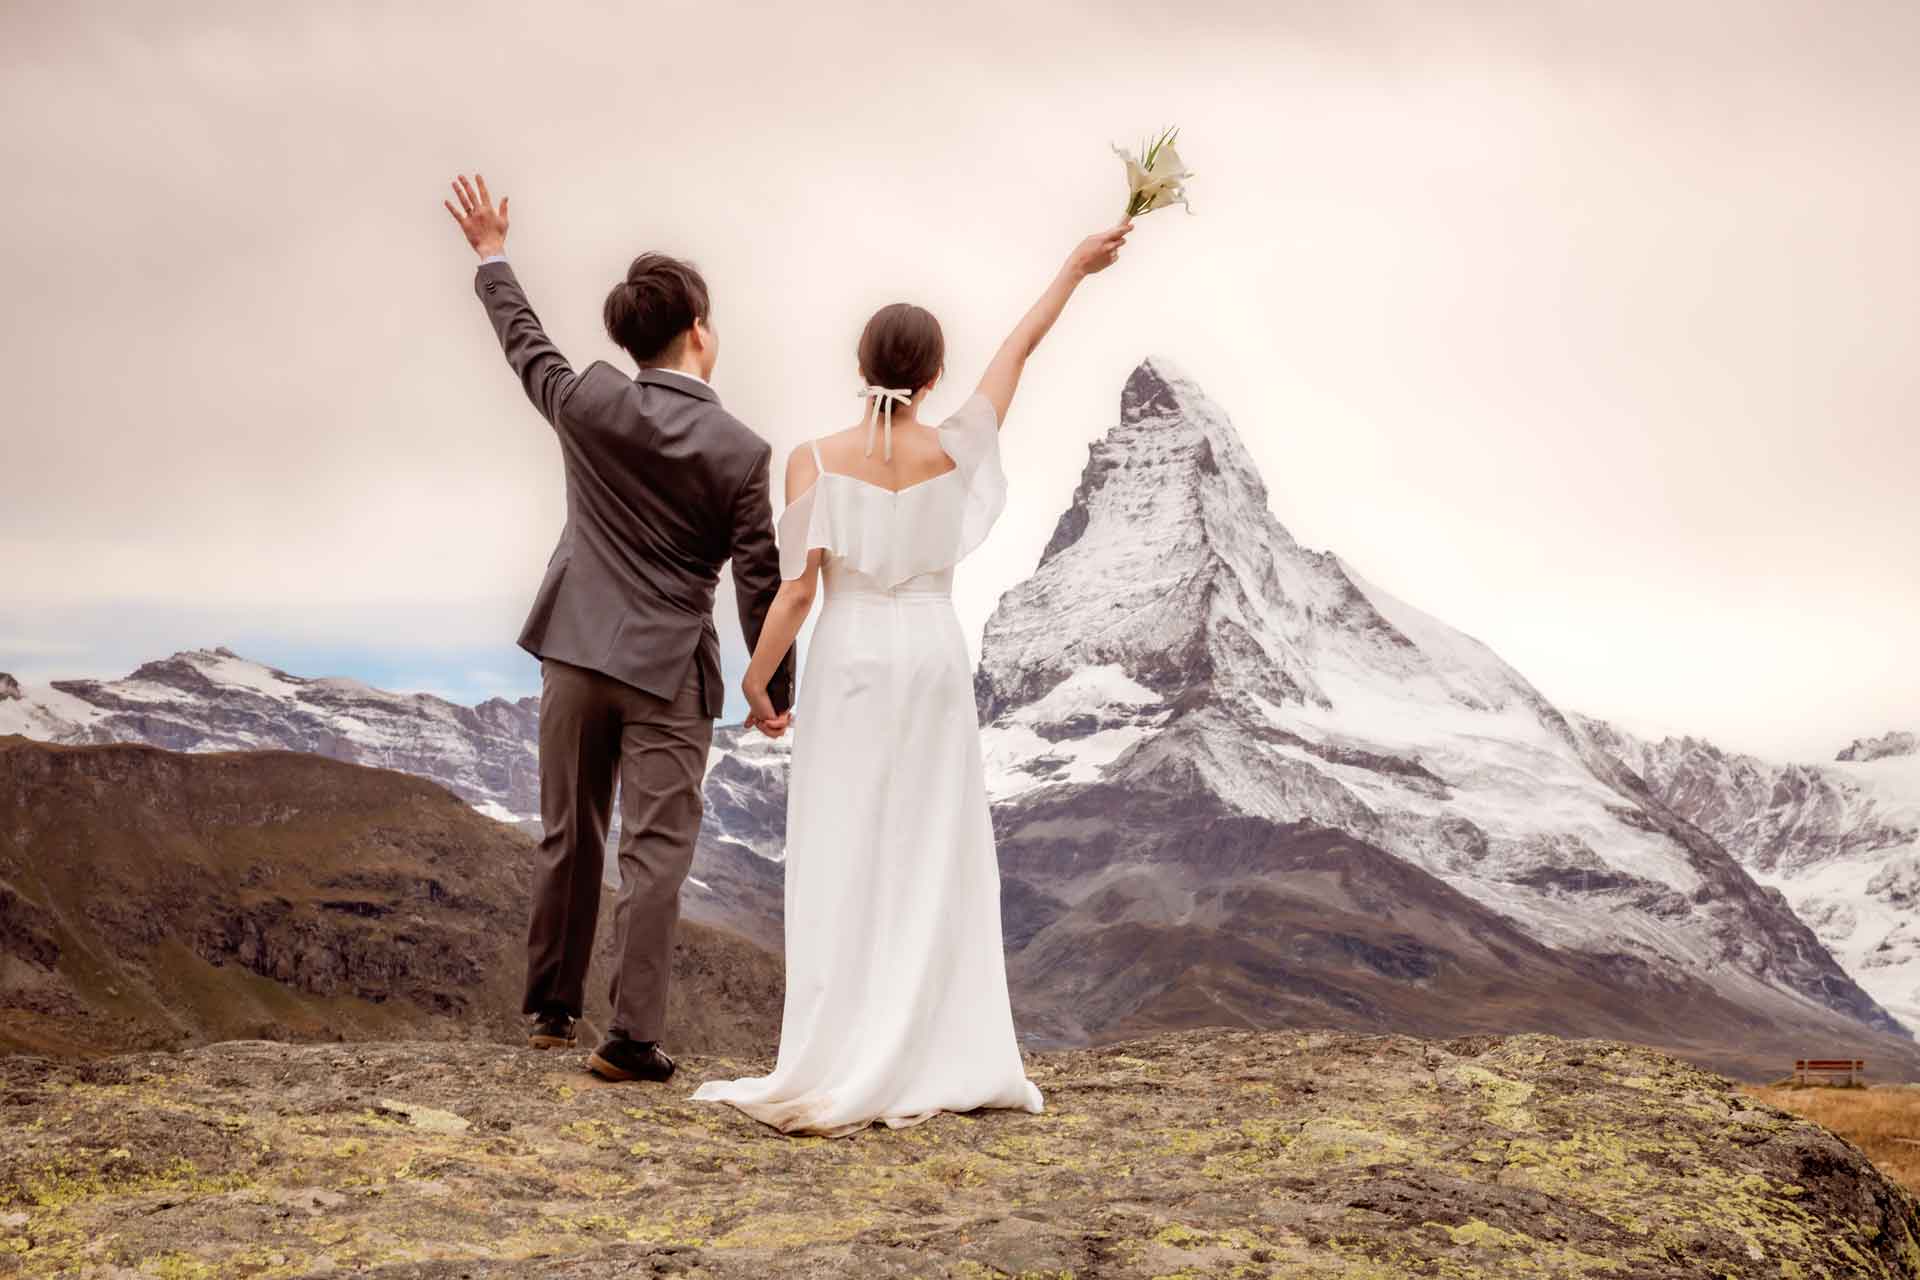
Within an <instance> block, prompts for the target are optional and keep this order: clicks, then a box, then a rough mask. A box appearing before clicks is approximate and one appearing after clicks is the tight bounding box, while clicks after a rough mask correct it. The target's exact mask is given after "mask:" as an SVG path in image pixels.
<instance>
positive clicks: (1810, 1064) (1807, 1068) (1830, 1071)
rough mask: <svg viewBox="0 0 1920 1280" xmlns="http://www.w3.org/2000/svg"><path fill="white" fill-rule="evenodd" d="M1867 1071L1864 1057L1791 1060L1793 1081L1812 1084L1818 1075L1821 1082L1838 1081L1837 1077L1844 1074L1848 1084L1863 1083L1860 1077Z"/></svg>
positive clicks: (1830, 1082)
mask: <svg viewBox="0 0 1920 1280" xmlns="http://www.w3.org/2000/svg"><path fill="white" fill-rule="evenodd" d="M1866 1073H1867V1060H1866V1059H1865V1058H1795V1059H1794V1060H1793V1082H1794V1083H1795V1084H1812V1083H1814V1077H1816V1076H1818V1077H1819V1078H1820V1082H1821V1083H1823V1084H1836V1083H1839V1081H1838V1080H1837V1077H1839V1076H1845V1077H1846V1083H1847V1084H1849V1085H1856V1084H1865V1083H1866V1081H1864V1080H1863V1079H1861V1077H1862V1076H1864V1075H1866Z"/></svg>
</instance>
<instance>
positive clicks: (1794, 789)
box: [1577, 717, 1920, 1026]
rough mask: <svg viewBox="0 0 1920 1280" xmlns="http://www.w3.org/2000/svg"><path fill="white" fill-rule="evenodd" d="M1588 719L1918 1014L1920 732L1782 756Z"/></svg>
mask: <svg viewBox="0 0 1920 1280" xmlns="http://www.w3.org/2000/svg"><path fill="white" fill-rule="evenodd" d="M1577 719H1578V723H1579V725H1580V727H1581V730H1582V731H1583V732H1584V733H1586V734H1587V735H1588V736H1589V737H1590V738H1591V739H1592V740H1593V741H1594V742H1595V743H1596V744H1597V745H1598V746H1599V747H1600V748H1601V749H1602V750H1604V751H1606V752H1608V753H1609V754H1611V755H1613V756H1614V757H1615V758H1617V759H1619V760H1620V761H1622V762H1623V764H1624V765H1625V767H1627V768H1629V769H1631V770H1632V771H1633V772H1634V773H1635V774H1636V775H1637V776H1639V777H1640V778H1642V779H1644V780H1645V782H1646V785H1647V786H1648V787H1649V788H1650V789H1651V790H1652V792H1653V793H1654V794H1655V795H1656V796H1658V797H1659V798H1660V799H1661V800H1662V801H1663V802H1664V803H1665V804H1666V805H1668V806H1669V807H1670V808H1671V809H1672V810H1673V811H1674V812H1676V813H1678V814H1680V815H1681V816H1682V817H1684V818H1685V819H1686V820H1687V821H1688V822H1690V823H1693V824H1694V825H1695V826H1697V827H1699V828H1700V829H1701V830H1703V831H1706V832H1708V833H1709V834H1711V835H1712V836H1713V837H1714V838H1715V839H1716V840H1718V841H1719V842H1720V843H1721V844H1722V845H1723V846H1725V847H1726V848H1727V849H1728V850H1729V851H1731V852H1732V853H1733V854H1734V855H1735V856H1736V857H1737V858H1739V859H1740V861H1741V862H1742V863H1743V864H1744V865H1745V866H1746V868H1747V869H1748V871H1749V872H1750V873H1751V874H1752V875H1753V877H1754V879H1755V880H1757V881H1758V882H1759V883H1760V884H1762V885H1764V886H1766V887H1768V888H1770V889H1772V890H1775V891H1777V892H1779V893H1781V894H1783V895H1784V896H1785V897H1786V899H1787V900H1788V902H1790V903H1791V904H1792V906H1793V908H1794V910H1795V912H1796V913H1797V914H1799V916H1800V917H1801V918H1802V919H1803V920H1805V921H1806V922H1807V923H1808V925H1809V926H1810V927H1811V928H1812V929H1813V930H1814V932H1815V933H1816V934H1818V935H1819V937H1820V939H1821V941H1822V942H1823V943H1825V944H1826V946H1827V948H1828V949H1829V950H1830V951H1831V952H1832V953H1833V954H1834V956H1835V957H1837V958H1838V959H1839V960H1840V961H1841V963H1842V964H1843V965H1844V966H1845V967H1846V969H1847V971H1848V972H1849V973H1850V974H1852V975H1853V976H1854V977H1855V978H1856V979H1858V981H1859V982H1860V984H1861V986H1863V987H1864V988H1865V989H1866V990H1867V991H1868V992H1869V993H1870V994H1872V995H1873V996H1874V998H1875V999H1876V1000H1877V1001H1879V1003H1880V1004H1881V1005H1883V1006H1885V1007H1886V1008H1887V1009H1889V1010H1891V1011H1892V1012H1893V1013H1894V1014H1895V1016H1897V1017H1899V1018H1900V1019H1902V1020H1903V1021H1904V1022H1905V1023H1906V1024H1907V1025H1909V1026H1920V735H1915V734H1911V733H1890V734H1887V735H1886V736H1884V737H1881V738H1874V739H1862V740H1857V741H1855V742H1854V743H1853V744H1852V745H1850V746H1848V747H1846V748H1844V749H1843V750H1841V751H1840V752H1839V753H1837V754H1836V755H1835V757H1834V758H1833V760H1831V761H1825V762H1812V763H1787V764H1780V763H1776V762H1773V761H1768V760H1763V759H1761V758H1759V757H1757V756H1752V755H1746V754H1743V753H1740V752H1734V751H1726V750H1723V749H1722V748H1720V747H1718V746H1715V745H1714V744H1713V743H1711V742H1709V741H1706V740H1705V739H1702V738H1696V737H1690V736H1688V737H1668V738H1663V739H1661V740H1659V741H1652V740H1648V739H1643V738H1638V737H1636V736H1634V735H1632V734H1629V733H1626V732H1625V731H1623V730H1620V729H1618V728H1616V727H1614V726H1612V725H1610V724H1607V723H1606V722H1605V721H1601V720H1595V719H1592V718H1588V717H1579V718H1577Z"/></svg>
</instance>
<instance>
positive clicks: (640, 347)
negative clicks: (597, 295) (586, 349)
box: [601, 253, 707, 364]
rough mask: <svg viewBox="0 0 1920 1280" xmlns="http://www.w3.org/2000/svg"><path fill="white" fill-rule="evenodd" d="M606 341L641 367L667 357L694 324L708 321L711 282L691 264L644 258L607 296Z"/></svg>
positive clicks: (648, 255) (603, 314)
mask: <svg viewBox="0 0 1920 1280" xmlns="http://www.w3.org/2000/svg"><path fill="white" fill-rule="evenodd" d="M601 318H602V319H604V320H605V321H606V323H607V336H608V337H609V338H612V339H613V340H614V341H615V342H617V343H619V344H620V345H621V346H622V347H624V348H626V352H627V354H628V355H630V356H632V357H633V358H634V361H635V362H636V363H638V364H654V363H656V362H658V361H659V360H661V359H662V358H664V357H666V356H667V355H668V353H669V352H670V351H671V350H672V349H673V345H674V343H676V342H677V341H679V339H680V335H681V334H683V333H685V332H686V331H687V330H688V329H691V328H692V327H693V322H694V321H695V320H701V321H704V320H705V319H706V318H707V282H706V281H705V280H704V279H702V278H701V276H700V273H699V272H698V271H697V270H695V269H694V266H693V264H692V263H690V262H682V261H681V260H680V259H678V258H674V257H669V256H668V255H666V254H664V253H643V254H641V255H640V256H639V257H637V258H635V259H634V260H633V265H632V266H630V267H628V268H627V278H626V279H625V280H622V281H621V282H620V283H619V284H617V285H615V286H613V288H612V290H611V291H610V292H608V294H607V305H606V306H605V308H603V309H602V311H601Z"/></svg>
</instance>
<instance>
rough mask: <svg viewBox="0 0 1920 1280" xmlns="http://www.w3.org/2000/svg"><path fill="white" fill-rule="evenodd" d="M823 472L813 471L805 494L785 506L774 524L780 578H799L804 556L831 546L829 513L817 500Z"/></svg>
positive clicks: (803, 570)
mask: <svg viewBox="0 0 1920 1280" xmlns="http://www.w3.org/2000/svg"><path fill="white" fill-rule="evenodd" d="M825 480H826V475H825V473H824V472H820V471H816V472H815V473H814V477H813V483H812V484H810V485H808V486H807V491H806V492H805V493H803V494H801V495H800V496H799V497H797V498H795V499H794V500H793V501H792V502H789V503H788V504H787V509H786V510H785V511H782V512H781V513H780V519H779V520H778V521H776V522H775V523H774V527H773V534H774V540H775V542H776V543H777V544H778V546H779V548H780V576H781V577H782V578H783V579H784V578H798V577H800V576H802V575H803V574H805V573H806V571H807V553H808V552H809V551H811V550H813V548H815V547H827V548H831V547H832V546H833V531H832V528H831V526H832V513H831V512H829V511H828V510H827V509H826V504H825V503H823V502H821V501H820V486H821V484H822V483H823V482H824V481H825Z"/></svg>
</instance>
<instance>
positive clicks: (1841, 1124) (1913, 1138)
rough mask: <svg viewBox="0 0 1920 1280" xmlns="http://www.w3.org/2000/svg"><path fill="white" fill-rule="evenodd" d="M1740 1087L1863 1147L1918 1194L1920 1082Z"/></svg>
mask: <svg viewBox="0 0 1920 1280" xmlns="http://www.w3.org/2000/svg"><path fill="white" fill-rule="evenodd" d="M1746 1091H1747V1092H1748V1093H1750V1094H1752V1095H1753V1096H1754V1097H1756V1098H1759V1099H1760V1100H1761V1101H1763V1102H1768V1103H1771V1104H1772V1105H1774V1106H1776V1107H1779V1108H1780V1109H1781V1110H1783V1111H1791V1112H1793V1113H1794V1114H1795V1115H1797V1116H1805V1117H1806V1118H1807V1119H1809V1120H1811V1121H1813V1122H1814V1123H1815V1124H1819V1125H1824V1126H1825V1127H1826V1128H1828V1129H1831V1130H1833V1132H1835V1133H1837V1134H1839V1135H1840V1136H1841V1137H1843V1138H1845V1139H1846V1140H1847V1141H1848V1142H1851V1143H1852V1144H1853V1145H1854V1146H1856V1147H1859V1148H1860V1149H1861V1150H1862V1151H1864V1152H1866V1153H1867V1155H1868V1156H1869V1157H1870V1158H1871V1159H1872V1160H1873V1162H1874V1163H1875V1164H1877V1165H1879V1166H1880V1168H1881V1169H1882V1170H1883V1171H1885V1172H1886V1173H1888V1174H1889V1175H1891V1176H1893V1177H1895V1178H1898V1179H1899V1180H1900V1181H1901V1182H1903V1183H1905V1184H1906V1185H1907V1186H1908V1187H1909V1188H1911V1189H1912V1190H1913V1191H1915V1192H1916V1193H1920V1087H1915V1086H1910V1085H1880V1086H1876V1087H1873V1088H1867V1089H1836V1088H1826V1087H1822V1086H1819V1085H1810V1086H1807V1087H1805V1088H1798V1089H1796V1088H1794V1087H1792V1086H1791V1085H1748V1086H1746Z"/></svg>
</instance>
